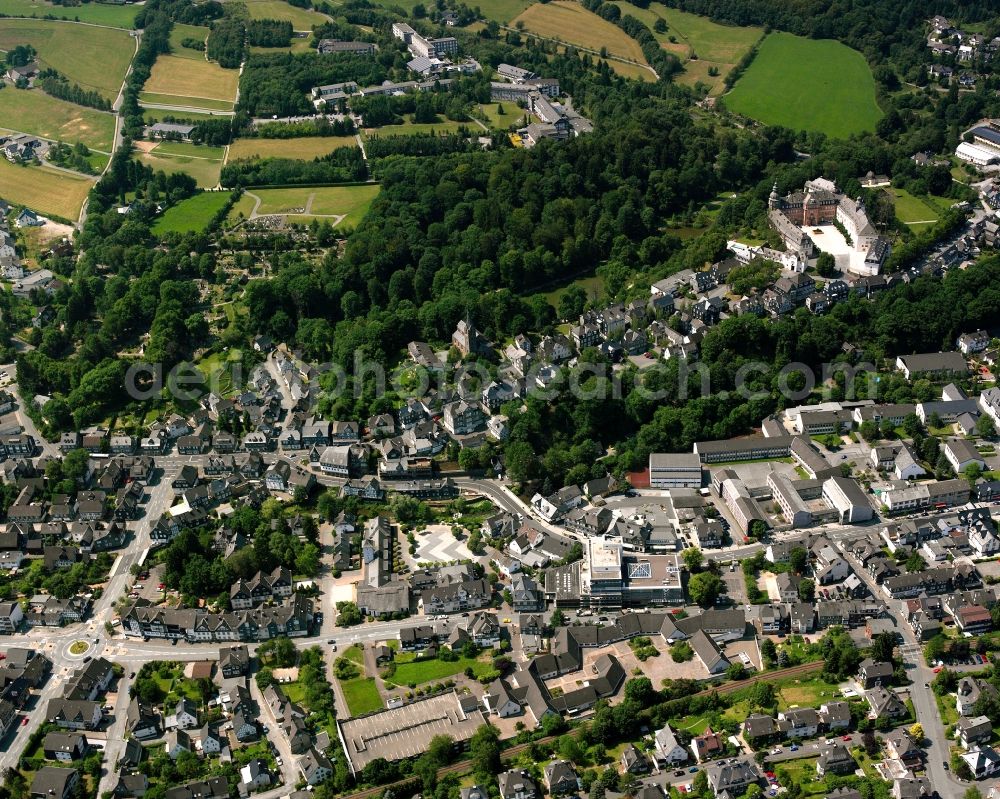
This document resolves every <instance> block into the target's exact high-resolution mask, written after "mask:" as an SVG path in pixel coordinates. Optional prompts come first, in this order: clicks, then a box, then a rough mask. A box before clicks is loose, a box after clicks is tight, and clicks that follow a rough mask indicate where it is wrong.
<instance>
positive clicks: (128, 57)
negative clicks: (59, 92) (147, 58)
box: [0, 19, 135, 100]
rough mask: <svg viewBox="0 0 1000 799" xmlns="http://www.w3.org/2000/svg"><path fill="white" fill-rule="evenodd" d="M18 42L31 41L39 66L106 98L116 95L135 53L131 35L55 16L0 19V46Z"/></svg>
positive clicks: (14, 44) (133, 40)
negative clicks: (54, 17)
mask: <svg viewBox="0 0 1000 799" xmlns="http://www.w3.org/2000/svg"><path fill="white" fill-rule="evenodd" d="M18 44H30V45H32V46H33V47H34V48H35V49H36V50H37V51H38V61H39V63H40V64H41V65H42V66H46V67H51V68H52V69H55V70H58V71H59V72H61V73H62V74H63V75H65V76H66V77H67V78H69V80H70V82H71V83H78V84H80V86H82V87H83V88H84V89H88V90H91V91H98V92H100V93H101V94H102V95H104V96H105V97H107V98H108V99H109V100H114V99H115V98H116V97H117V96H118V90H119V89H120V88H121V85H122V81H123V80H125V72H126V71H127V70H128V65H129V63H130V62H131V61H132V56H133V55H135V39H133V38H132V37H131V36H130V35H129V34H128V33H126V32H125V31H123V30H114V29H112V28H98V27H94V26H92V25H76V24H74V23H72V22H57V21H55V20H33V19H2V20H0V50H9V49H11V48H12V47H14V46H16V45H18Z"/></svg>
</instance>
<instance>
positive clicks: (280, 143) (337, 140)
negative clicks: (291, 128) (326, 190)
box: [228, 136, 358, 161]
mask: <svg viewBox="0 0 1000 799" xmlns="http://www.w3.org/2000/svg"><path fill="white" fill-rule="evenodd" d="M357 146H358V141H357V139H355V138H354V137H353V136H304V137H302V138H298V139H238V140H237V141H235V142H233V144H232V145H230V147H229V159H228V160H229V161H237V160H240V159H253V158H298V159H302V160H311V159H313V158H317V157H318V156H321V155H327V154H328V153H331V152H333V151H334V150H336V149H337V148H338V147H357Z"/></svg>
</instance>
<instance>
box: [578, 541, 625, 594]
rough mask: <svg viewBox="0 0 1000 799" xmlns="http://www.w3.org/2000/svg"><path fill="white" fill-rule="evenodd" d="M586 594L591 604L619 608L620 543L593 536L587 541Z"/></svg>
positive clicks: (620, 585) (620, 591)
mask: <svg viewBox="0 0 1000 799" xmlns="http://www.w3.org/2000/svg"><path fill="white" fill-rule="evenodd" d="M582 577H583V585H582V586H581V587H582V589H583V592H584V594H585V595H588V596H589V597H590V602H591V604H592V605H596V606H599V607H621V605H622V587H623V582H622V542H621V540H620V539H616V538H607V537H604V536H594V537H593V538H591V539H589V540H588V542H587V559H586V561H585V563H584V567H583V573H582Z"/></svg>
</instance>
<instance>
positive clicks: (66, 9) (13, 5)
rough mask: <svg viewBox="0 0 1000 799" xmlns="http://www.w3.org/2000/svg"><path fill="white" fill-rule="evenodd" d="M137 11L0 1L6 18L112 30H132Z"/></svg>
mask: <svg viewBox="0 0 1000 799" xmlns="http://www.w3.org/2000/svg"><path fill="white" fill-rule="evenodd" d="M137 11H138V9H137V8H136V7H135V6H133V5H128V6H126V5H121V6H115V5H108V4H104V3H87V4H86V5H78V6H57V5H53V4H52V3H46V2H43V1H42V0H0V14H4V15H5V16H8V17H45V16H48V15H51V16H54V17H57V18H58V19H68V20H77V21H79V22H91V23H93V24H95V25H110V26H111V27H113V28H132V27H134V25H135V15H136V13H137Z"/></svg>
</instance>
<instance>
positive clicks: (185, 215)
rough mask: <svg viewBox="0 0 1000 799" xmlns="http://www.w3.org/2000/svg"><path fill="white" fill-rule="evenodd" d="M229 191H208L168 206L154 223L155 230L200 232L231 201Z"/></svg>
mask: <svg viewBox="0 0 1000 799" xmlns="http://www.w3.org/2000/svg"><path fill="white" fill-rule="evenodd" d="M229 197H230V192H228V191H206V192H202V193H201V194H196V195H194V197H188V198H187V199H186V200H181V201H180V202H179V203H177V205H175V206H173V207H171V208H168V209H167V210H166V211H165V212H164V213H163V216H161V217H160V218H159V219H157V220H156V222H155V224H154V225H153V232H154V233H156V234H158V235H161V236H162V235H163V234H164V233H199V232H201V231H202V230H204V229H205V227H206V226H207V225H208V223H209V222H211V221H212V219H213V217H214V216H215V215H216V214H217V213H218V212H219V211H220V210H221V209H222V208H223V206H225V204H226V203H227V202H228V201H229Z"/></svg>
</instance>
